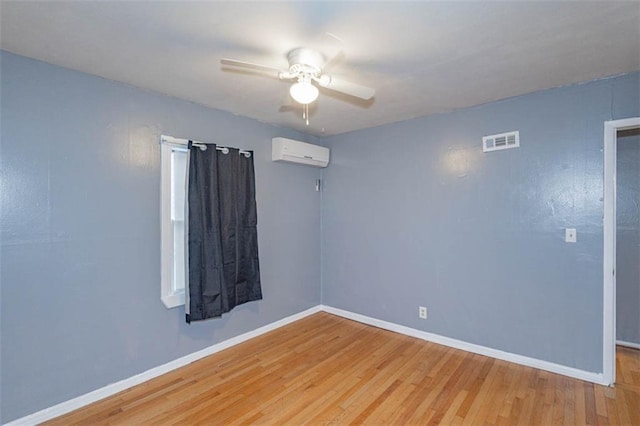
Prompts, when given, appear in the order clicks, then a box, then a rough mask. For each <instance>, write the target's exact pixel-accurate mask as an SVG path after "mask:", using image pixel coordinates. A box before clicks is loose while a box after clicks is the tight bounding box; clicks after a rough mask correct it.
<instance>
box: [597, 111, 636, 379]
mask: <svg viewBox="0 0 640 426" xmlns="http://www.w3.org/2000/svg"><path fill="white" fill-rule="evenodd" d="M634 129H640V117H634V118H628V119H624V120H614V121H607V122H605V123H604V268H603V271H604V283H603V301H604V303H603V308H604V312H603V325H604V328H603V382H604V383H605V384H607V385H613V384H614V383H615V377H616V338H617V330H616V278H617V275H618V274H617V273H616V261H617V252H616V245H617V226H616V225H617V220H616V214H617V208H616V207H617V195H618V192H617V154H618V135H619V134H620V135H626V134H629V135H633V134H634ZM636 201H637V200H636Z"/></svg>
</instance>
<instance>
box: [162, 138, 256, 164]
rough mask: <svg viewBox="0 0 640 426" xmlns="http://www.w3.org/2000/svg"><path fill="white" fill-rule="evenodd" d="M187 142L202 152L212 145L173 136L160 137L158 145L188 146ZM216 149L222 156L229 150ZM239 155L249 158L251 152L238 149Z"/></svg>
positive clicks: (224, 147) (218, 147) (221, 147)
mask: <svg viewBox="0 0 640 426" xmlns="http://www.w3.org/2000/svg"><path fill="white" fill-rule="evenodd" d="M189 142H191V145H193V146H197V147H198V148H200V149H201V150H203V151H204V150H206V149H207V145H214V144H213V143H208V142H199V141H194V140H190V139H182V138H174V137H173V136H168V135H160V143H172V144H176V145H184V146H188V145H189ZM216 149H217V150H218V151H221V152H222V153H223V154H228V153H229V148H227V147H226V146H218V145H216ZM239 154H242V155H244V156H245V157H247V158H249V157H251V151H247V150H244V149H240V150H239Z"/></svg>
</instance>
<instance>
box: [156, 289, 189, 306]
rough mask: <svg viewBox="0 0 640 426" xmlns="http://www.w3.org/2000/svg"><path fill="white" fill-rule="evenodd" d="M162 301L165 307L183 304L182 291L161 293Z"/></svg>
mask: <svg viewBox="0 0 640 426" xmlns="http://www.w3.org/2000/svg"><path fill="white" fill-rule="evenodd" d="M161 299H162V303H164V306H166V307H167V309H171V308H176V307H178V306H183V305H184V292H180V293H173V294H167V295H163V296H162V297H161Z"/></svg>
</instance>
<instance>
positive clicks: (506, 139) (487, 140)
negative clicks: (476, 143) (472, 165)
mask: <svg viewBox="0 0 640 426" xmlns="http://www.w3.org/2000/svg"><path fill="white" fill-rule="evenodd" d="M519 146H520V132H519V131H515V132H508V133H499V134H497V135H490V136H485V137H483V138H482V151H483V152H489V151H498V150H500V149H507V148H517V147H519Z"/></svg>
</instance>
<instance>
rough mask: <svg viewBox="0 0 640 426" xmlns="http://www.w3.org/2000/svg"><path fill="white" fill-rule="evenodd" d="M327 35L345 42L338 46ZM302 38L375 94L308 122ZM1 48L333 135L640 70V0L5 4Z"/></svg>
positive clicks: (317, 113)
mask: <svg viewBox="0 0 640 426" xmlns="http://www.w3.org/2000/svg"><path fill="white" fill-rule="evenodd" d="M326 32H330V33H332V34H335V35H337V36H338V37H340V38H341V39H342V40H343V42H344V43H343V45H342V46H341V45H340V43H339V42H337V41H336V40H335V39H334V38H332V37H328V36H326V35H325V33H326ZM299 46H307V47H314V48H317V49H320V50H321V51H322V52H323V53H325V54H326V55H327V56H332V55H334V54H335V53H336V52H337V51H339V50H340V49H342V50H343V51H344V57H343V59H342V60H341V61H338V62H337V63H336V64H335V65H334V66H333V68H332V70H331V72H332V73H334V74H339V75H340V76H342V77H345V78H347V79H350V80H353V81H354V82H357V83H360V84H363V85H367V86H371V87H373V88H375V89H376V90H377V93H376V96H375V98H374V100H373V102H369V103H364V102H358V101H356V100H354V99H349V98H345V97H341V96H336V95H332V94H331V93H330V92H328V91H324V92H323V93H322V94H321V96H320V98H319V100H318V101H317V102H316V103H315V105H314V106H313V108H312V114H311V124H310V126H308V127H307V126H305V124H304V122H303V120H302V117H301V113H302V111H301V109H300V108H298V107H296V108H290V107H285V108H282V106H283V105H293V101H291V100H290V98H289V96H288V83H286V82H283V81H279V80H277V79H273V78H269V77H265V76H262V75H248V74H246V73H238V72H230V71H223V70H222V69H221V66H220V62H219V61H220V59H221V58H223V57H229V58H235V59H240V60H246V61H252V62H258V63H262V64H266V65H271V66H276V67H281V68H286V67H287V61H286V53H287V52H288V51H290V50H291V49H293V48H295V47H299ZM0 47H1V48H2V49H4V50H7V51H10V52H13V53H17V54H20V55H24V56H28V57H32V58H36V59H39V60H42V61H45V62H49V63H52V64H56V65H61V66H63V67H68V68H72V69H77V70H80V71H84V72H87V73H90V74H95V75H99V76H102V77H105V78H108V79H112V80H117V81H121V82H125V83H129V84H132V85H135V86H138V87H142V88H146V89H151V90H155V91H158V92H161V93H165V94H168V95H172V96H176V97H179V98H183V99H187V100H191V101H194V102H197V103H200V104H203V105H207V106H209V107H213V108H218V109H221V110H226V111H230V112H232V113H235V114H239V115H243V116H247V117H251V118H255V119H257V120H260V121H263V122H267V123H272V124H275V125H279V126H285V127H291V128H295V129H298V130H301V131H303V132H307V133H311V134H314V135H333V134H338V133H343V132H348V131H352V130H357V129H362V128H366V127H372V126H376V125H380V124H385V123H391V122H395V121H400V120H406V119H409V118H412V117H417V116H423V115H428V114H433V113H439V112H446V111H451V110H453V109H457V108H462V107H467V106H472V105H477V104H481V103H485V102H489V101H493V100H497V99H502V98H507V97H510V96H515V95H520V94H524V93H529V92H533V91H536V90H540V89H546V88H550V87H555V86H562V85H567V84H571V83H576V82H581V81H587V80H591V79H595V78H599V77H604V76H610V75H615V74H621V73H626V72H631V71H636V70H639V69H640V2H638V1H627V2H614V1H599V2H575V1H571V2H559V1H556V2H530V1H512V2H494V1H491V2H489V1H484V2H479V1H475V2H461V1H449V2H399V1H396V2H346V1H343V2H266V1H260V2H251V3H249V2H206V1H205V2H202V1H199V2H195V1H169V2H153V1H127V2H113V1H104V2H83V1H73V2H59V1H58V2H51V1H49V2H33V1H17V2H16V1H4V0H3V1H1V3H0Z"/></svg>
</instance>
